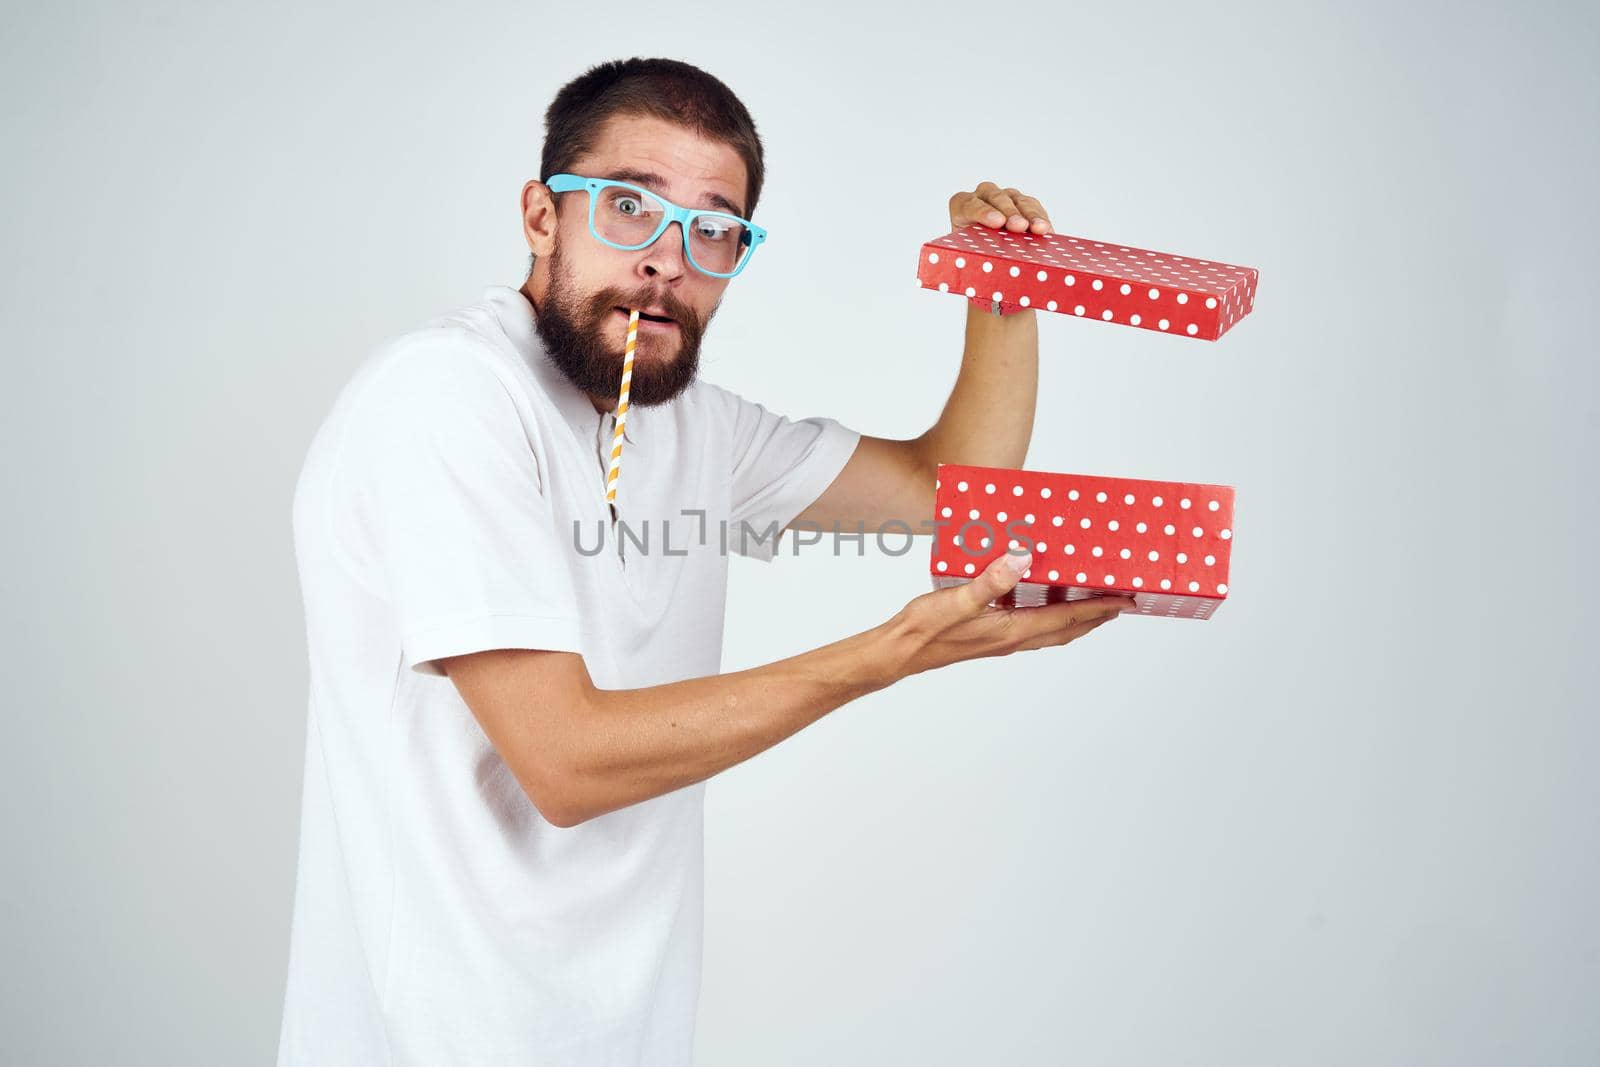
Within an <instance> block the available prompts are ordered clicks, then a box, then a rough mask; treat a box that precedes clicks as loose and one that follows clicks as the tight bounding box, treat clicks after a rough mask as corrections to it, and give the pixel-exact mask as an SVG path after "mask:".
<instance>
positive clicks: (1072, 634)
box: [1017, 597, 1137, 652]
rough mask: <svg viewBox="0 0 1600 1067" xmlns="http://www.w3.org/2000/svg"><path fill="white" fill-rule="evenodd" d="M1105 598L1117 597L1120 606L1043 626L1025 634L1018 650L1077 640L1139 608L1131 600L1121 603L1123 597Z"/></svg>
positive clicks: (1046, 646)
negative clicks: (1062, 622)
mask: <svg viewBox="0 0 1600 1067" xmlns="http://www.w3.org/2000/svg"><path fill="white" fill-rule="evenodd" d="M1103 599H1108V600H1109V599H1115V600H1116V601H1118V606H1117V607H1116V608H1115V609H1114V610H1109V611H1102V612H1101V613H1099V614H1094V615H1086V616H1081V617H1079V618H1078V619H1076V620H1075V621H1071V622H1069V623H1067V624H1065V625H1061V626H1056V627H1046V628H1043V629H1042V630H1041V632H1038V633H1034V634H1029V635H1024V636H1023V637H1022V639H1021V642H1020V643H1019V644H1018V645H1017V651H1019V652H1020V651H1023V650H1025V649H1033V648H1048V647H1051V646H1054V645H1064V644H1066V643H1068V642H1069V641H1076V640H1077V639H1078V638H1080V637H1082V636H1083V635H1084V634H1087V633H1091V632H1093V631H1094V630H1096V629H1098V628H1099V627H1101V626H1104V625H1105V624H1106V623H1108V622H1110V621H1111V620H1112V619H1117V618H1121V617H1122V616H1123V615H1124V614H1127V612H1128V611H1130V610H1137V609H1136V607H1135V606H1134V605H1133V603H1132V602H1131V601H1129V602H1127V603H1126V604H1123V603H1121V601H1122V599H1123V598H1121V597H1117V598H1110V597H1107V598H1103ZM1080 603H1081V602H1080ZM1102 607H1103V605H1102ZM1034 610H1035V611H1038V610H1040V609H1037V608H1036V609H1034Z"/></svg>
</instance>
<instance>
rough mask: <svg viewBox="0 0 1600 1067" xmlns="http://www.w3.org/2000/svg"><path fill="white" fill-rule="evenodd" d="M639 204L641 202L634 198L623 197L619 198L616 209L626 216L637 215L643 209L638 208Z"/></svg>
mask: <svg viewBox="0 0 1600 1067" xmlns="http://www.w3.org/2000/svg"><path fill="white" fill-rule="evenodd" d="M638 203H639V201H638V200H637V199H635V198H634V197H631V196H622V197H618V198H617V203H616V208H617V210H618V211H620V212H622V213H623V214H624V215H637V214H638V213H639V212H640V210H641V208H639V207H638V206H637V205H638ZM630 205H632V206H630Z"/></svg>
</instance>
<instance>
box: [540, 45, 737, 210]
mask: <svg viewBox="0 0 1600 1067" xmlns="http://www.w3.org/2000/svg"><path fill="white" fill-rule="evenodd" d="M624 114H626V115H649V116H652V117H654V118H658V119H663V120H665V121H667V122H671V123H674V124H676V125H678V126H682V127H683V128H685V129H687V130H691V131H693V132H694V133H696V134H698V135H699V136H701V137H704V138H706V139H707V140H712V141H721V142H723V143H724V144H727V145H728V146H729V147H731V148H732V149H733V150H734V151H736V152H738V153H739V158H740V159H742V160H744V167H745V174H746V175H747V179H746V182H745V200H744V213H745V217H746V218H754V217H755V213H756V200H757V199H759V198H760V196H761V183H762V181H763V180H764V179H765V177H766V167H765V165H764V164H763V162H762V151H761V137H760V135H758V134H757V133H756V124H755V121H754V120H753V119H751V117H750V112H749V111H747V110H746V109H745V106H744V104H743V103H741V102H740V100H739V98H738V97H737V96H735V95H734V94H733V90H732V89H729V88H728V87H727V86H726V85H724V84H723V83H722V82H721V81H719V80H717V79H716V78H714V77H712V76H711V75H710V74H707V73H706V72H705V71H703V70H701V69H700V68H699V67H696V66H691V65H690V64H688V63H682V62H679V61H678V60H676V59H641V58H639V57H637V56H635V57H634V58H632V59H614V60H611V61H610V62H607V63H601V64H599V65H597V66H593V67H590V68H589V69H588V70H586V71H585V72H584V73H582V74H580V75H579V76H578V77H576V78H574V79H572V80H571V81H570V82H568V83H567V84H566V85H563V86H562V87H561V90H560V91H559V92H557V93H556V98H555V99H554V100H553V101H551V102H550V107H549V108H548V109H547V110H546V111H545V113H544V151H543V153H542V155H541V156H540V159H539V178H540V180H541V181H543V180H545V179H547V178H549V177H550V176H551V175H554V174H562V173H565V172H567V171H568V170H570V169H571V167H572V166H573V164H574V163H576V161H577V160H578V159H579V158H580V157H582V156H583V155H585V154H586V153H588V152H589V151H591V150H592V149H593V148H594V141H595V138H596V137H597V136H598V135H599V133H600V128H601V126H603V125H604V124H605V122H606V120H607V119H610V118H611V117H612V116H614V115H624Z"/></svg>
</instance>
